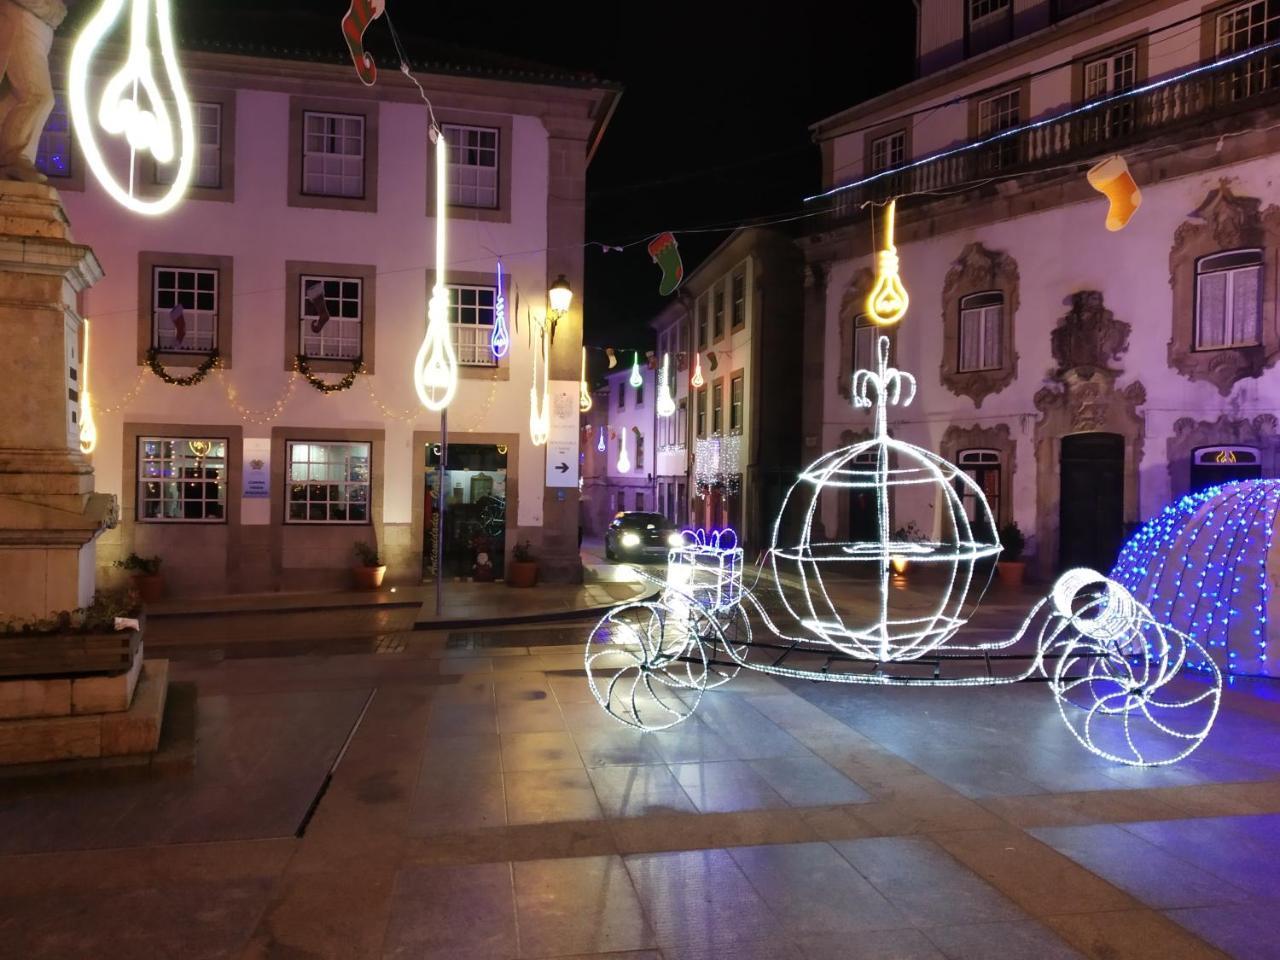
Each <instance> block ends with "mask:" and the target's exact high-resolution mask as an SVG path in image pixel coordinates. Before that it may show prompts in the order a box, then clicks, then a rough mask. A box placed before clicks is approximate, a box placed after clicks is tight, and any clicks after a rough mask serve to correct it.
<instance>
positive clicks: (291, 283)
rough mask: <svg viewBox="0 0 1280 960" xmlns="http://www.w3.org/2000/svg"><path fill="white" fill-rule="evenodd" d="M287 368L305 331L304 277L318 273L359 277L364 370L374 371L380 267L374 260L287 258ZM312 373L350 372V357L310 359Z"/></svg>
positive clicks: (285, 350) (330, 275) (285, 314)
mask: <svg viewBox="0 0 1280 960" xmlns="http://www.w3.org/2000/svg"><path fill="white" fill-rule="evenodd" d="M284 273H285V288H284V301H285V310H284V369H285V370H292V369H293V364H294V358H295V357H297V355H298V352H299V344H300V342H301V339H302V332H301V330H300V329H299V327H298V320H299V315H300V312H301V307H302V290H301V286H302V277H303V275H304V274H318V275H320V276H329V277H353V278H355V279H357V280H359V281H360V351H361V356H362V357H363V359H364V372H365V373H367V374H372V373H373V372H374V352H375V350H374V348H375V346H376V344H377V339H376V337H375V334H376V332H377V326H376V318H377V303H376V301H377V297H376V295H375V289H376V287H377V276H378V268H377V267H375V266H373V265H372V264H356V263H325V262H323V261H319V260H286V261H285V262H284ZM307 366H309V367H310V368H311V370H312V372H313V373H341V374H346V373H350V372H351V361H350V360H337V359H329V358H319V359H315V360H311V359H308V360H307Z"/></svg>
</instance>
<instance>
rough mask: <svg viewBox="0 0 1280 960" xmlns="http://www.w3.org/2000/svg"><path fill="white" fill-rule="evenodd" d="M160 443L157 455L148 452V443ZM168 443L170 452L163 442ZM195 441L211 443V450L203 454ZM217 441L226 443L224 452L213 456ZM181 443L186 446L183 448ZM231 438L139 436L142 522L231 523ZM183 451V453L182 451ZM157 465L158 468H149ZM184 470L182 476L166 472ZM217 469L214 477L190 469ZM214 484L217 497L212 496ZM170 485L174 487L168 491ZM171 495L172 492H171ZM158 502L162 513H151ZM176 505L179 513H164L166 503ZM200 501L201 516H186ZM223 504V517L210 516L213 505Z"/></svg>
mask: <svg viewBox="0 0 1280 960" xmlns="http://www.w3.org/2000/svg"><path fill="white" fill-rule="evenodd" d="M151 443H154V444H160V445H161V447H160V448H159V449H158V450H157V452H156V454H155V455H151V456H149V455H148V452H147V445H148V444H151ZM164 444H168V445H169V446H168V449H167V451H166V450H165V449H164V447H163V445H164ZM192 444H209V447H208V452H206V453H204V454H199V453H197V452H196V449H195V448H193V447H192ZM215 444H222V453H221V454H219V455H213V454H212V451H213V450H214V449H216V447H215ZM179 445H185V447H182V448H180V447H179ZM229 447H230V441H229V439H228V438H227V437H154V436H142V437H139V438H138V449H137V451H136V454H135V455H136V457H137V465H138V490H137V509H136V514H137V521H138V522H139V523H202V524H204V523H226V522H227V455H228V448H229ZM179 449H182V451H183V452H181V453H179V452H178V450H179ZM149 467H154V469H149ZM166 467H168V469H169V470H171V471H181V475H179V476H170V477H165V476H164V471H165V469H166ZM195 470H201V471H205V472H206V473H207V472H208V471H210V470H212V471H215V473H214V475H213V476H212V477H209V476H194V475H190V474H189V473H188V471H195ZM210 484H212V485H214V488H215V490H216V491H217V496H216V497H213V498H210V497H209V496H208V492H209V486H210ZM166 486H169V487H171V488H172V489H171V490H169V491H166V489H165V488H166ZM170 494H171V495H170ZM149 503H155V504H158V506H159V510H160V511H161V513H160V515H158V516H148V515H147V504H149ZM170 504H172V505H175V506H176V507H177V509H178V514H179V515H168V516H166V515H164V510H165V507H166V505H170ZM191 504H200V505H201V506H200V514H201V515H200V516H198V517H188V516H186V512H187V507H188V506H189V505H191ZM210 504H217V505H218V506H219V507H220V515H219V516H210V515H209V505H210Z"/></svg>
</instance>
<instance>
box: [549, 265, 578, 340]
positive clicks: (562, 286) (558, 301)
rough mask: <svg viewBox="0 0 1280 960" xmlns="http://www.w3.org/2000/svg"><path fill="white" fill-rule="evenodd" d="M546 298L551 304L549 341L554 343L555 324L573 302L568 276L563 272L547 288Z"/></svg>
mask: <svg viewBox="0 0 1280 960" xmlns="http://www.w3.org/2000/svg"><path fill="white" fill-rule="evenodd" d="M547 300H548V301H549V302H550V304H551V316H550V320H551V342H552V343H555V339H556V324H557V323H558V322H559V320H560V318H561V317H562V316H564V315H565V314H566V313H568V312H569V307H570V306H571V305H572V304H573V288H572V287H570V286H569V278H568V277H566V276H565V275H564V274H563V273H562V274H560V276H558V277H556V279H555V282H554V283H553V284H551V286H550V287H548V288H547Z"/></svg>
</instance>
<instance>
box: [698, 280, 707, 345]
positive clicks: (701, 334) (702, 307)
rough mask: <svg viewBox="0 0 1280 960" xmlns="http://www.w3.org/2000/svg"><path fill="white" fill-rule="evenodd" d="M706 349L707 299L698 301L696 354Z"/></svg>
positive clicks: (703, 298)
mask: <svg viewBox="0 0 1280 960" xmlns="http://www.w3.org/2000/svg"><path fill="white" fill-rule="evenodd" d="M705 349H707V297H706V295H705V294H704V295H703V297H702V299H701V300H699V301H698V352H699V353H701V352H702V351H703V350H705Z"/></svg>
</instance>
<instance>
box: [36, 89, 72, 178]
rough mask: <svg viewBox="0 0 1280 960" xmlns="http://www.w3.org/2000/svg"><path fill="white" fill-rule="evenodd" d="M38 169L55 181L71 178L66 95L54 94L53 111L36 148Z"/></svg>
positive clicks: (69, 123)
mask: <svg viewBox="0 0 1280 960" xmlns="http://www.w3.org/2000/svg"><path fill="white" fill-rule="evenodd" d="M36 169H37V170H39V171H40V172H41V173H43V174H44V175H45V176H46V177H52V178H53V179H55V180H62V179H67V178H69V177H70V176H71V122H70V119H69V118H68V116H67V98H66V95H65V94H61V93H57V94H54V97H53V111H52V112H51V113H50V114H49V119H48V120H47V121H46V122H45V125H44V130H43V131H42V132H41V134H40V142H39V144H38V145H37V147H36Z"/></svg>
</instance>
